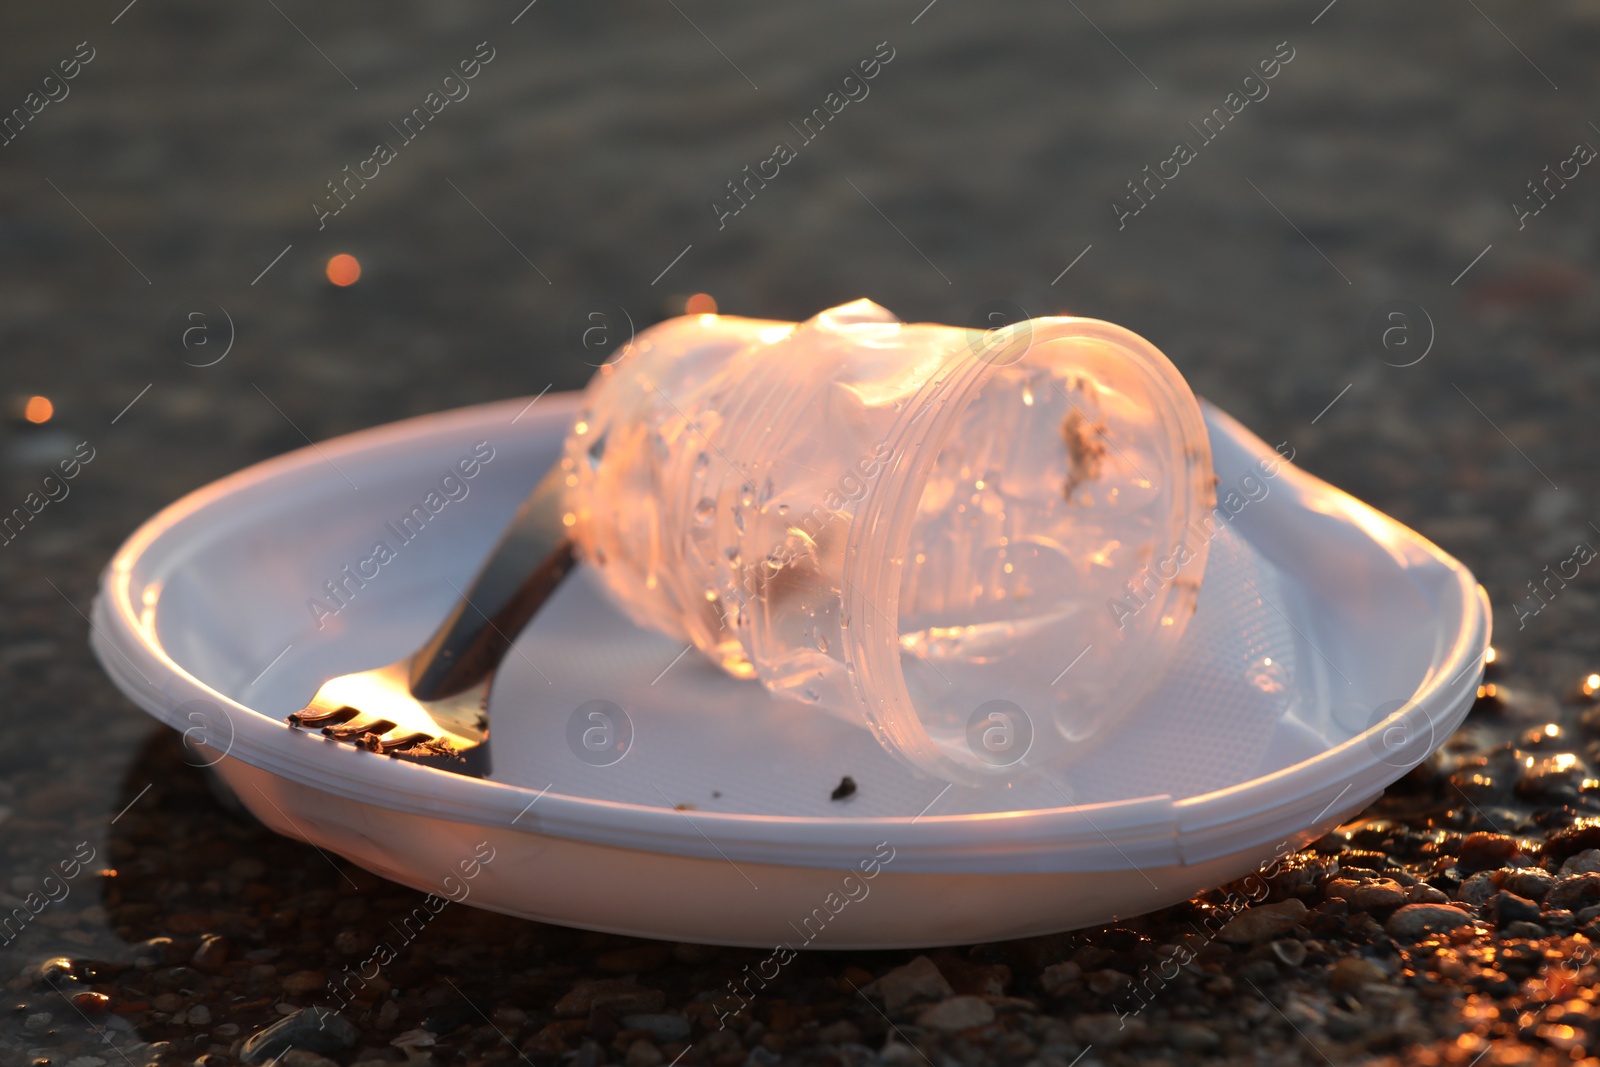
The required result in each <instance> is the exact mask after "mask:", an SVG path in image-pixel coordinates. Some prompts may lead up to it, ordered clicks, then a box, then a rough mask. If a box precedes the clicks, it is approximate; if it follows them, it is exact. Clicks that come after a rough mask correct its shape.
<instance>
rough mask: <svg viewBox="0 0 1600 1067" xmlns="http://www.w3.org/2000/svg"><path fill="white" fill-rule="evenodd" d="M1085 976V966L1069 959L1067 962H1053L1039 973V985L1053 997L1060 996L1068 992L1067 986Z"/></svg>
mask: <svg viewBox="0 0 1600 1067" xmlns="http://www.w3.org/2000/svg"><path fill="white" fill-rule="evenodd" d="M1082 977H1083V968H1082V967H1080V966H1079V965H1078V964H1076V963H1073V962H1072V961H1071V960H1067V961H1066V962H1065V963H1052V964H1051V965H1050V966H1048V967H1046V968H1045V969H1044V971H1043V972H1042V973H1040V975H1039V987H1040V988H1041V989H1043V990H1044V991H1045V992H1046V993H1049V994H1050V995H1051V996H1053V997H1059V996H1061V995H1062V994H1063V993H1064V992H1066V990H1067V987H1068V986H1070V985H1072V984H1073V983H1075V982H1077V981H1078V980H1079V979H1080V978H1082Z"/></svg>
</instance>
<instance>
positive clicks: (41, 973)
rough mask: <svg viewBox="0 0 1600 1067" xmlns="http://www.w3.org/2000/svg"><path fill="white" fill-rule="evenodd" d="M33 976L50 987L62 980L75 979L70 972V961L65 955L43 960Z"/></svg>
mask: <svg viewBox="0 0 1600 1067" xmlns="http://www.w3.org/2000/svg"><path fill="white" fill-rule="evenodd" d="M34 976H35V978H36V979H37V980H38V981H40V982H42V983H44V984H45V985H47V986H52V987H54V986H56V985H59V984H61V983H62V982H73V981H76V979H75V978H74V977H73V974H72V961H71V960H69V959H67V958H66V957H65V956H56V957H55V958H53V959H48V960H45V961H44V962H43V963H41V964H39V966H38V968H37V969H36V970H35V971H34Z"/></svg>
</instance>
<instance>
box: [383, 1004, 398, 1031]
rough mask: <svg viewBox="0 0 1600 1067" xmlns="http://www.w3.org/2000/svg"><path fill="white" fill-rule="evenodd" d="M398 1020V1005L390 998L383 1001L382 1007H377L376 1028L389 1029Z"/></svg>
mask: <svg viewBox="0 0 1600 1067" xmlns="http://www.w3.org/2000/svg"><path fill="white" fill-rule="evenodd" d="M399 1021H400V1005H399V1004H396V1003H395V1002H394V1001H392V1000H386V1001H384V1002H383V1007H381V1008H379V1009H378V1029H379V1030H391V1029H393V1028H394V1024H395V1023H397V1022H399Z"/></svg>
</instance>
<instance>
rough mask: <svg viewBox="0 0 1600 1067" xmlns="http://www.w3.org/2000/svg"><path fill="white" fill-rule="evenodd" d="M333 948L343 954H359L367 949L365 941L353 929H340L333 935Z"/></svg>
mask: <svg viewBox="0 0 1600 1067" xmlns="http://www.w3.org/2000/svg"><path fill="white" fill-rule="evenodd" d="M333 950H334V951H335V952H338V953H340V954H341V955H345V956H359V955H361V954H362V953H363V952H365V951H366V950H367V941H366V938H364V937H362V936H361V935H360V934H358V933H356V932H355V931H354V930H340V931H339V932H338V933H337V934H335V935H334V936H333Z"/></svg>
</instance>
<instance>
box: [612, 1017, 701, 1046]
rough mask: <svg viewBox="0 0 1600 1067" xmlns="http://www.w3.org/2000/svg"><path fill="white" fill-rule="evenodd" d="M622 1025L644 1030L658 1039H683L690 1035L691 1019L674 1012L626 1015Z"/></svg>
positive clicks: (626, 1027)
mask: <svg viewBox="0 0 1600 1067" xmlns="http://www.w3.org/2000/svg"><path fill="white" fill-rule="evenodd" d="M622 1025H623V1028H624V1029H628V1030H643V1031H644V1032H645V1033H647V1034H649V1035H650V1036H651V1037H653V1038H655V1039H656V1040H657V1041H682V1040H684V1039H686V1038H687V1037H688V1036H689V1020H688V1019H687V1018H686V1017H684V1016H682V1015H678V1014H675V1013H672V1012H639V1013H636V1014H634V1015H625V1016H623V1018H622Z"/></svg>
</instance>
